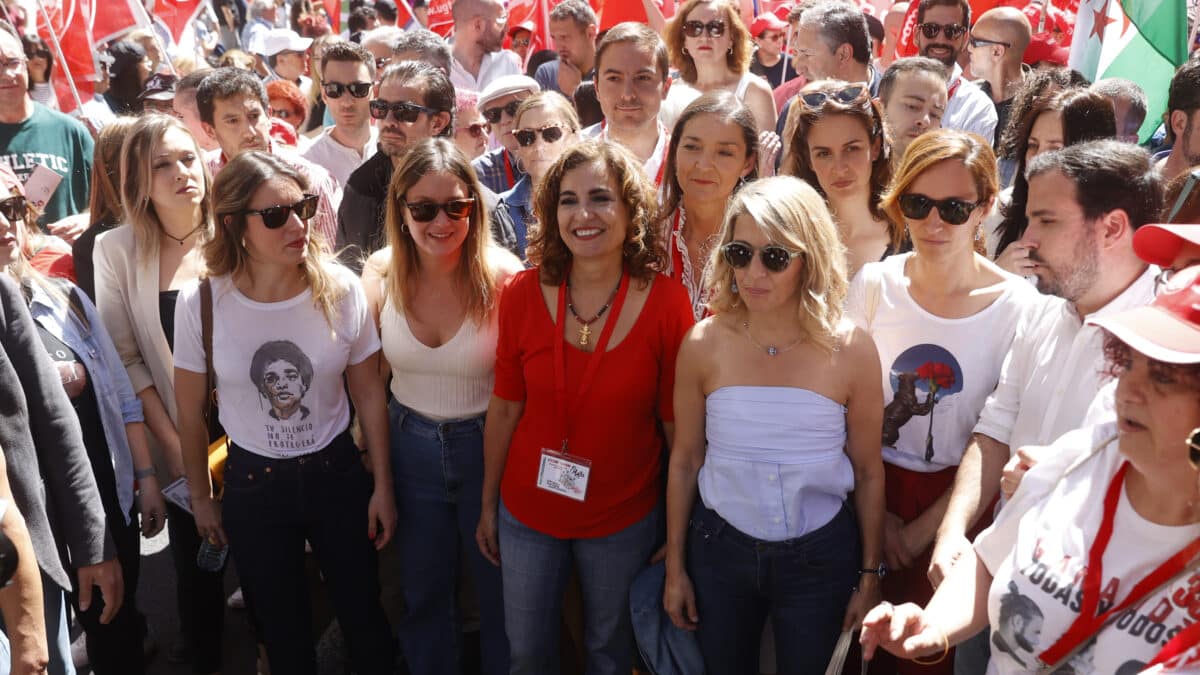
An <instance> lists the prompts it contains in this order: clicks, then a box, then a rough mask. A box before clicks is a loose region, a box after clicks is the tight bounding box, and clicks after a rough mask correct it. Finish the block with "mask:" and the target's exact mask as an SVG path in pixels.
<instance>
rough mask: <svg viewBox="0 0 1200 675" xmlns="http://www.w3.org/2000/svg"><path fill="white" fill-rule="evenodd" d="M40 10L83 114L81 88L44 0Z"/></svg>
mask: <svg viewBox="0 0 1200 675" xmlns="http://www.w3.org/2000/svg"><path fill="white" fill-rule="evenodd" d="M37 6H38V10H40V11H41V13H42V20H44V21H45V22H46V32H47V33H50V42H51V43H52V44H53V45H54V53H55V54H56V55H57V56H58V63H59V65H61V66H62V69H63V74H64V75H66V76H67V85H69V86H70V87H71V96H72V97H73V98H74V99H75V108H76V109H77V110H78V111H79V113H80V114H81V115H82V114H83V100H82V99H80V98H79V90H78V89H76V88H75V78H74V76H72V75H71V67H70V66H68V65H67V57H66V56H65V55H63V50H62V45H60V44H59V43H58V34H57V33H55V32H54V25H53V24H51V23H50V14H49V12H47V11H46V5H45V4H44V3H43V2H42V0H37Z"/></svg>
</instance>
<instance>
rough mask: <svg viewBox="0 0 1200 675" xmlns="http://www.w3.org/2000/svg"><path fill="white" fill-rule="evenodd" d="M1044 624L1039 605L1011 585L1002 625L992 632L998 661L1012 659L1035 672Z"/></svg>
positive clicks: (1002, 611)
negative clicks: (999, 659)
mask: <svg viewBox="0 0 1200 675" xmlns="http://www.w3.org/2000/svg"><path fill="white" fill-rule="evenodd" d="M1043 621H1044V616H1043V614H1042V609H1041V608H1040V607H1038V606H1037V603H1035V602H1034V601H1033V599H1032V598H1030V597H1029V596H1028V595H1022V594H1021V592H1020V591H1019V590H1018V588H1017V585H1016V584H1015V583H1012V582H1010V583H1009V584H1008V591H1007V592H1006V593H1005V594H1004V595H1003V596H1002V597H1001V598H1000V621H999V624H998V625H996V626H995V627H993V628H992V653H993V654H994V655H995V658H1006V659H1012V660H1013V661H1015V662H1016V664H1017V665H1018V666H1020V667H1021V668H1022V669H1026V670H1035V669H1036V667H1037V665H1038V659H1037V655H1038V653H1039V650H1038V643H1039V642H1040V641H1041V635H1042V623H1043ZM1083 651H1087V650H1083ZM1082 672H1091V671H1090V670H1087V671H1082ZM1082 672H1081V675H1082Z"/></svg>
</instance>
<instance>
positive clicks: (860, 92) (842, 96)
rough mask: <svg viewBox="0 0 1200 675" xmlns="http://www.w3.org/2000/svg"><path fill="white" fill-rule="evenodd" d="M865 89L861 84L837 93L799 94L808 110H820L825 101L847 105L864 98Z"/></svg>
mask: <svg viewBox="0 0 1200 675" xmlns="http://www.w3.org/2000/svg"><path fill="white" fill-rule="evenodd" d="M866 94H867V88H866V87H865V86H863V85H861V84H852V85H850V86H849V87H845V88H844V89H838V90H837V91H811V92H809V93H807V94H801V95H800V100H801V101H802V102H803V103H804V105H806V106H808V107H809V108H820V107H821V106H822V105H824V103H825V102H826V101H833V102H835V103H841V104H842V105H848V104H850V103H854V102H855V101H860V100H862V99H864V98H866Z"/></svg>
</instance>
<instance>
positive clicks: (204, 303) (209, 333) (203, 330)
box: [200, 277, 217, 424]
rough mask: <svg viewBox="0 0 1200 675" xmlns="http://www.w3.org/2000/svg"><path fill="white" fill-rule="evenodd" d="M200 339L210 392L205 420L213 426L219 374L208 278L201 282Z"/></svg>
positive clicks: (207, 386) (205, 375) (207, 388)
mask: <svg viewBox="0 0 1200 675" xmlns="http://www.w3.org/2000/svg"><path fill="white" fill-rule="evenodd" d="M200 338H201V340H202V341H203V343H204V383H205V388H206V391H207V392H208V401H207V403H206V404H205V406H204V420H205V421H206V422H209V423H210V424H211V422H212V413H213V406H215V405H216V398H217V374H216V372H215V371H214V370H213V356H212V354H213V349H212V344H213V296H212V283H211V282H210V281H209V279H208V277H205V278H203V279H201V280H200Z"/></svg>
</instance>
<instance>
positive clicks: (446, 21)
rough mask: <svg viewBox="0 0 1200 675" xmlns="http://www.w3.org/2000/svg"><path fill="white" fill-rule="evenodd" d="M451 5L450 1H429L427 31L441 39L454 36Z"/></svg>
mask: <svg viewBox="0 0 1200 675" xmlns="http://www.w3.org/2000/svg"><path fill="white" fill-rule="evenodd" d="M453 4H454V3H453V2H452V1H451V0H430V2H429V30H431V31H433V32H435V33H437V34H438V35H441V36H442V37H450V36H451V35H453V34H454V15H453V14H451V12H450V8H451V6H452V5H453Z"/></svg>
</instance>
